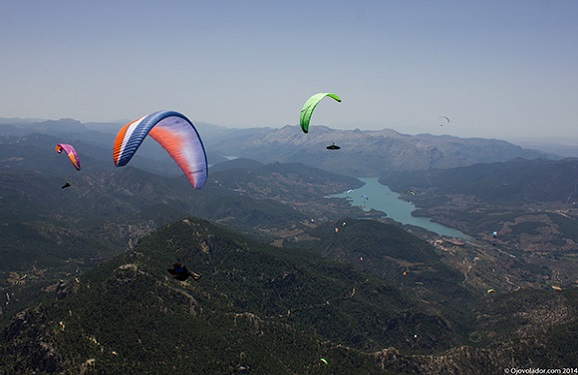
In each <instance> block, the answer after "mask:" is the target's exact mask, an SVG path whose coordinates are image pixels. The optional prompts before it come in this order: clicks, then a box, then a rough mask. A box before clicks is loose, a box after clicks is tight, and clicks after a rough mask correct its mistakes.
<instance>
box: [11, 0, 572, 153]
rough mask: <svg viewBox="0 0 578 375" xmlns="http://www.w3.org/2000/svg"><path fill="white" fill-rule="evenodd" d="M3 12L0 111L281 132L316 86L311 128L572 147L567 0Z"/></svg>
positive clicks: (110, 2)
mask: <svg viewBox="0 0 578 375" xmlns="http://www.w3.org/2000/svg"><path fill="white" fill-rule="evenodd" d="M0 5H1V8H0V9H1V12H0V43H1V44H0V46H1V48H2V52H1V54H0V117H36V118H48V119H58V118H61V117H71V118H75V119H78V120H81V121H115V120H121V119H127V120H132V119H134V118H137V117H140V116H142V115H145V114H147V113H149V112H153V111H156V110H160V109H172V110H177V111H180V112H182V113H184V114H185V115H187V116H188V117H189V118H190V119H191V120H193V121H197V122H198V121H202V122H208V123H212V124H217V125H223V126H226V127H263V126H270V127H282V126H284V125H286V124H297V122H298V119H299V111H300V108H301V106H302V104H303V103H304V102H305V100H306V99H307V98H308V97H309V96H310V95H312V94H314V93H317V92H322V91H328V92H334V93H336V94H338V95H340V96H341V98H342V99H343V102H342V103H340V104H339V103H336V102H334V101H332V100H330V99H326V100H325V101H324V102H322V103H321V104H320V105H319V107H318V108H317V111H316V112H315V114H314V116H313V120H312V123H313V124H318V123H322V124H325V125H328V126H331V127H334V128H360V129H364V130H369V129H382V128H392V129H395V130H397V131H400V132H403V133H409V134H415V133H420V132H427V133H432V134H442V133H446V134H453V135H456V136H460V137H464V136H466V137H472V136H479V137H495V138H512V137H516V136H521V137H541V136H546V135H548V136H555V137H564V138H566V139H567V140H569V141H572V140H576V142H577V143H578V1H574V0H566V1H562V0H559V1H554V0H552V1H547V0H542V1H540V0H519V1H508V0H476V1H474V0H472V1H468V0H451V1H450V0H448V1H443V0H442V1H434V0H427V1H426V0H424V1H412V0H399V1H388V0H375V1H363V0H355V1H354V0H346V1H339V0H332V1H324V0H316V1H296V0H292V1H273V0H270V1H256V0H244V1H243V0H232V1H214V0H213V1H208V0H207V1H191V0H182V1H171V0H163V1H160V0H159V1H149V0H132V1H123V0H100V1H94V0H91V1H85V0H74V1H69V0H51V1H47V0H26V1H20V0H0ZM442 115H443V116H448V117H449V118H450V119H451V124H448V125H446V126H444V127H440V123H441V120H440V119H439V116H442Z"/></svg>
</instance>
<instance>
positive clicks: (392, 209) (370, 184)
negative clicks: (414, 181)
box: [331, 177, 471, 239]
mask: <svg viewBox="0 0 578 375" xmlns="http://www.w3.org/2000/svg"><path fill="white" fill-rule="evenodd" d="M378 179H379V177H365V178H358V180H359V181H361V182H363V183H364V184H365V185H363V186H362V187H360V188H358V189H353V190H351V191H349V190H348V191H349V193H348V192H343V193H339V194H333V195H331V197H335V198H347V199H348V200H349V201H350V203H351V204H352V205H354V206H359V207H361V208H362V209H363V210H364V211H369V210H370V209H372V208H373V209H374V210H378V211H383V212H385V213H386V214H387V217H388V218H390V219H392V220H395V221H397V222H399V223H402V224H409V225H414V226H416V227H421V228H424V229H427V230H429V231H430V232H434V233H437V234H439V235H442V236H448V237H457V238H462V239H471V237H470V236H468V235H467V234H464V233H462V232H460V231H459V230H457V229H453V228H449V227H446V226H444V225H441V224H439V223H436V222H433V221H431V219H429V218H427V217H415V216H411V213H412V211H414V210H415V209H416V208H415V206H414V205H413V204H412V203H411V202H407V201H404V200H401V199H399V194H398V193H396V192H394V191H391V190H390V189H389V187H387V186H385V185H382V184H380V183H379V182H378Z"/></svg>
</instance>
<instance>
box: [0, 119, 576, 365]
mask: <svg viewBox="0 0 578 375" xmlns="http://www.w3.org/2000/svg"><path fill="white" fill-rule="evenodd" d="M2 122H4V123H6V122H9V123H10V122H11V125H8V124H5V125H0V144H1V147H0V197H1V198H0V254H1V259H0V260H1V262H0V278H1V280H2V284H1V288H2V290H1V292H2V295H4V296H5V298H4V305H3V306H2V310H1V312H2V314H1V315H0V320H1V321H2V323H3V325H4V327H5V328H4V334H3V336H2V340H0V354H1V357H2V360H1V362H0V369H1V370H3V371H5V372H7V373H22V374H32V373H119V374H131V373H139V374H146V373H150V374H159V373H174V372H175V371H180V372H184V373H195V374H197V373H198V374H207V373H226V374H242V373H244V374H249V373H251V374H270V373H276V374H285V373H286V374H292V373H305V374H328V373H343V374H348V373H350V374H359V373H367V374H389V373H423V374H431V373H440V372H443V373H479V374H486V373H493V372H502V371H503V369H504V368H512V367H516V368H524V367H530V366H534V367H542V368H547V367H548V368H552V367H557V368H562V367H568V366H570V365H572V364H574V363H577V362H578V361H577V360H578V358H576V353H578V348H577V347H576V342H577V341H576V340H575V338H576V334H575V332H576V329H577V328H576V327H578V306H577V305H576V302H575V301H576V293H577V290H578V289H576V288H575V286H576V281H577V280H576V272H578V267H577V262H576V250H577V248H578V245H577V244H578V229H577V228H578V226H577V225H576V223H577V218H578V208H577V207H576V202H577V200H576V197H577V196H576V194H577V193H576V191H577V190H576V186H577V181H578V179H577V176H578V175H577V173H576V172H577V171H578V160H576V159H559V158H558V157H554V156H552V155H549V154H545V153H543V152H540V151H535V150H529V149H524V148H521V147H519V146H516V145H513V144H510V143H508V142H504V141H499V140H487V139H460V138H455V137H450V136H440V137H436V136H431V135H418V136H408V135H403V134H399V133H397V132H395V131H393V130H383V131H371V132H365V131H359V130H355V131H340V130H333V129H330V128H327V127H324V126H315V127H312V128H311V133H310V134H308V135H304V134H302V133H300V131H299V129H297V127H295V126H285V127H283V128H281V129H225V128H221V127H216V126H211V125H205V124H200V125H199V126H198V128H199V133H200V134H201V137H202V138H203V141H204V144H205V147H206V149H207V153H208V159H209V163H210V164H211V167H210V168H209V180H208V182H207V185H206V186H205V187H204V188H203V189H201V190H198V191H193V190H192V189H191V188H190V186H189V185H188V182H187V181H186V178H184V176H182V173H181V172H180V170H179V169H178V168H177V167H176V166H175V165H174V162H173V161H172V160H171V159H170V158H169V157H168V156H167V155H166V153H165V151H164V150H162V149H161V148H160V147H159V146H158V145H156V143H154V142H152V141H150V142H149V141H147V142H145V144H143V147H142V149H140V150H139V152H138V154H137V155H136V157H135V158H134V160H133V161H131V163H130V164H129V165H128V166H126V167H124V168H115V167H114V165H113V163H112V155H111V154H112V142H113V139H114V136H115V134H116V131H117V130H118V128H119V127H120V126H121V125H122V124H83V123H80V122H78V121H75V120H71V119H64V120H59V121H35V122H34V123H32V122H30V121H27V120H22V121H15V120H9V121H2ZM60 142H64V143H71V144H74V146H75V147H76V149H77V151H78V152H79V154H80V155H81V160H82V161H81V162H82V170H81V171H80V172H77V171H76V170H74V168H72V167H71V166H70V165H69V163H68V161H67V160H65V157H63V156H62V155H58V154H57V153H56V152H55V151H54V146H55V144H56V143H60ZM332 142H335V143H337V144H339V145H340V146H342V149H341V150H339V151H338V152H333V151H328V150H326V149H325V146H326V145H328V144H331V143H332ZM234 158H236V159H234ZM228 159H234V160H228ZM360 176H380V177H381V179H380V181H382V182H383V183H386V184H387V185H388V186H390V188H391V189H393V190H394V191H397V192H399V193H400V194H401V197H402V198H403V199H407V200H411V201H412V202H413V203H414V204H415V205H416V206H417V207H418V213H419V214H424V215H426V216H428V217H431V218H433V219H434V220H436V221H438V222H441V223H443V224H446V225H449V226H452V227H454V228H458V229H460V230H462V231H464V232H465V233H467V234H468V235H470V236H472V237H473V240H471V241H460V240H456V239H448V238H441V237H439V236H436V235H435V234H433V233H429V232H427V231H425V230H423V229H420V228H414V227H408V226H402V225H401V224H399V223H395V222H393V221H392V220H391V219H388V218H387V217H384V216H383V215H382V214H380V213H376V212H367V211H363V210H362V209H361V208H359V207H352V206H351V205H350V204H349V202H348V201H347V200H346V199H327V198H326V196H328V195H330V194H334V193H338V192H343V191H345V190H347V189H351V188H356V187H359V186H360V185H361V182H359V180H357V179H355V178H354V177H360ZM64 180H69V181H71V182H72V187H70V188H68V189H65V190H62V189H61V185H62V183H63V182H64ZM408 189H411V191H412V192H414V194H408V193H407V192H406V191H407V190H408ZM335 228H339V229H340V230H339V231H336V230H335ZM493 231H497V232H498V236H497V238H492V235H491V233H492V232H493ZM174 260H180V261H182V262H184V263H186V264H187V265H189V266H190V267H191V269H193V270H195V271H196V272H200V273H202V274H203V277H202V279H201V280H200V281H199V282H196V283H195V282H192V281H189V282H178V281H176V280H173V279H171V278H170V277H169V276H168V274H167V273H166V268H167V267H169V266H170V264H171V263H172V262H173V261H174ZM320 358H324V359H326V361H327V363H328V364H325V363H324V362H322V361H320Z"/></svg>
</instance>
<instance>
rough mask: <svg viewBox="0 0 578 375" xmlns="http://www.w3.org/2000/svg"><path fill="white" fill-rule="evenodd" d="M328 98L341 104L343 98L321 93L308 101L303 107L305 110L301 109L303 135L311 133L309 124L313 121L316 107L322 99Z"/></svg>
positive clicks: (300, 122) (300, 119)
mask: <svg viewBox="0 0 578 375" xmlns="http://www.w3.org/2000/svg"><path fill="white" fill-rule="evenodd" d="M326 96H328V97H330V98H332V99H334V100H336V101H338V102H341V98H340V97H339V96H337V95H335V94H331V93H327V92H320V93H319V94H315V95H313V96H311V97H310V98H309V99H307V101H306V102H305V104H304V105H303V108H301V116H300V118H299V125H300V126H301V130H303V133H308V132H309V122H310V121H311V115H312V114H313V111H314V110H315V107H317V104H319V102H320V101H321V99H323V98H324V97H326Z"/></svg>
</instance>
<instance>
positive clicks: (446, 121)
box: [440, 116, 450, 126]
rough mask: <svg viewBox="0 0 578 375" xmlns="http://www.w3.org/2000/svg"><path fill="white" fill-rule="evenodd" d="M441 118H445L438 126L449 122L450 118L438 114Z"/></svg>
mask: <svg viewBox="0 0 578 375" xmlns="http://www.w3.org/2000/svg"><path fill="white" fill-rule="evenodd" d="M441 119H443V120H445V121H444V122H443V123H441V124H440V126H444V124H449V123H450V119H449V117H447V116H440V120H441Z"/></svg>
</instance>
